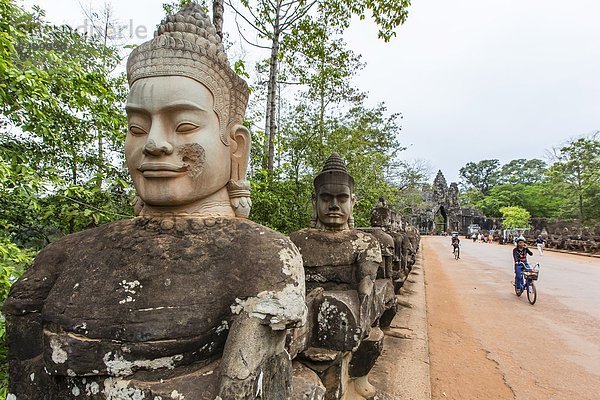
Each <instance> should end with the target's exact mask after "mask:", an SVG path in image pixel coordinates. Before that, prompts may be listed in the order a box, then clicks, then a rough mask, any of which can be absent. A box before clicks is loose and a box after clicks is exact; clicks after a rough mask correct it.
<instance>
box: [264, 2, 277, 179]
mask: <svg viewBox="0 0 600 400" xmlns="http://www.w3.org/2000/svg"><path fill="white" fill-rule="evenodd" d="M279 12H280V10H279V9H278V10H277V14H276V15H277V16H276V19H275V21H274V23H273V26H274V28H275V29H274V30H273V40H272V42H271V58H270V61H269V82H268V86H267V112H266V118H265V135H266V137H265V146H264V150H265V151H264V153H263V154H264V155H266V157H264V156H263V157H264V158H263V168H265V169H266V170H267V172H268V174H269V175H271V174H272V173H273V160H274V158H275V131H276V130H277V124H276V119H275V117H276V115H275V114H276V111H277V107H276V105H277V102H276V100H277V99H276V98H277V76H278V74H279V36H280V31H279Z"/></svg>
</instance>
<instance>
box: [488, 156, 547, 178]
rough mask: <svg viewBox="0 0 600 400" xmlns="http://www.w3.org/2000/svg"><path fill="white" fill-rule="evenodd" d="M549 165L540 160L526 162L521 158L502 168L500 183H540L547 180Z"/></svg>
mask: <svg viewBox="0 0 600 400" xmlns="http://www.w3.org/2000/svg"><path fill="white" fill-rule="evenodd" d="M546 168H547V165H546V163H545V162H544V161H542V160H539V159H536V158H534V159H532V160H526V159H524V158H519V159H517V160H512V161H510V162H508V163H506V164H504V165H503V166H502V168H500V177H499V182H501V183H510V184H519V183H523V184H533V183H539V182H541V181H542V180H544V178H545V174H546Z"/></svg>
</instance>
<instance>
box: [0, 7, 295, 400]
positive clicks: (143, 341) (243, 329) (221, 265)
mask: <svg viewBox="0 0 600 400" xmlns="http://www.w3.org/2000/svg"><path fill="white" fill-rule="evenodd" d="M127 73H128V79H129V84H130V94H129V98H128V101H127V116H128V121H129V126H128V133H127V139H126V142H125V155H126V160H127V165H128V168H129V172H130V174H131V176H132V178H133V182H134V185H135V188H136V190H137V193H138V195H139V197H140V198H141V201H142V208H141V210H140V215H139V216H138V217H136V218H134V219H130V220H123V221H119V222H115V223H111V224H106V225H103V226H100V227H98V228H95V229H90V230H86V231H83V232H79V233H76V234H72V235H68V236H65V237H63V238H62V239H60V240H58V241H56V242H55V243H52V244H51V245H49V246H48V247H47V248H46V249H44V250H43V251H42V252H41V253H40V254H39V255H38V257H37V258H36V260H35V262H34V264H33V266H32V267H31V268H30V269H29V270H28V271H27V272H26V273H25V275H24V276H23V277H22V278H21V279H20V280H19V281H17V282H16V283H15V284H14V286H13V288H12V290H11V293H10V296H9V298H8V300H7V302H6V304H5V313H6V318H7V327H8V346H9V368H10V384H9V391H10V393H11V394H10V395H9V398H11V399H13V400H14V399H18V400H39V399H48V400H69V399H73V400H74V399H82V398H85V399H112V400H124V399H135V400H140V399H151V400H160V399H163V400H165V399H179V400H183V399H187V400H202V399H210V400H214V399H216V398H221V399H223V400H227V399H254V398H261V399H287V398H290V396H291V379H292V372H291V361H290V356H289V354H288V353H287V351H286V350H285V338H286V329H287V328H289V327H293V326H295V325H298V324H301V323H302V322H303V320H304V319H305V317H306V306H305V288H304V271H303V268H302V259H301V256H300V254H299V253H298V250H297V248H296V247H295V246H294V245H293V243H292V242H291V241H290V240H289V239H287V238H286V237H284V236H283V235H281V234H278V233H276V232H274V231H272V230H270V229H268V228H265V227H263V226H260V225H258V224H255V223H253V222H251V221H249V220H247V219H244V218H243V217H245V216H247V215H248V211H249V206H250V202H249V191H248V183H247V182H246V181H245V180H244V179H245V174H246V167H247V162H248V156H249V137H248V136H249V135H248V131H247V130H246V128H244V127H243V126H242V125H241V123H242V120H243V115H244V112H245V107H246V103H247V98H248V90H247V86H246V84H245V82H243V81H242V80H241V79H240V78H239V77H238V76H237V75H236V74H235V73H234V72H233V71H232V70H231V68H230V67H229V65H228V62H227V59H226V56H225V52H224V50H223V46H222V44H221V42H220V39H219V37H218V36H217V35H216V32H215V29H214V27H213V26H212V24H211V22H210V20H209V19H208V18H207V16H206V15H205V14H204V13H203V12H202V10H201V8H200V7H199V6H198V5H194V4H191V5H189V6H186V7H185V8H184V9H182V10H181V11H180V12H179V13H177V14H176V15H174V16H170V17H168V18H167V19H166V20H165V21H163V22H162V23H161V25H160V26H159V27H158V31H157V33H156V34H155V37H154V39H152V40H151V41H149V42H147V43H144V44H142V45H141V46H139V47H138V48H136V49H135V50H134V51H133V52H132V54H131V56H130V57H129V60H128V63H127Z"/></svg>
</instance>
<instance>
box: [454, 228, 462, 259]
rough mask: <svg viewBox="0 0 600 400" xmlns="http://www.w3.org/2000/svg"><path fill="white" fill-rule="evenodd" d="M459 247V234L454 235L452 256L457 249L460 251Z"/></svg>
mask: <svg viewBox="0 0 600 400" xmlns="http://www.w3.org/2000/svg"><path fill="white" fill-rule="evenodd" d="M459 245H460V239H459V238H458V233H453V234H452V254H454V253H456V249H458V246H459ZM459 258H460V257H459Z"/></svg>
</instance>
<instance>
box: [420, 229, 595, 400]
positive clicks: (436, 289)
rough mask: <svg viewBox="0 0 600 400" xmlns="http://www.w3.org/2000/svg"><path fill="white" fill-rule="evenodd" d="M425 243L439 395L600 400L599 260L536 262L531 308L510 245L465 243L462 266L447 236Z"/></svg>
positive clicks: (553, 257)
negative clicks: (516, 282)
mask: <svg viewBox="0 0 600 400" xmlns="http://www.w3.org/2000/svg"><path fill="white" fill-rule="evenodd" d="M422 243H423V244H422V248H423V258H424V260H423V265H424V267H423V269H424V271H425V284H426V298H427V316H428V330H429V332H428V334H429V355H430V365H431V391H432V399H434V400H437V399H444V400H445V399H456V400H459V399H460V400H471V399H486V400H487V399H500V400H502V399H527V400H533V399H540V400H542V399H543V400H547V399H561V400H566V399H577V400H585V399H589V400H593V399H600V295H599V293H600V287H599V286H598V282H600V260H599V259H591V258H586V257H581V256H573V255H566V254H558V253H548V252H547V253H546V254H545V255H544V257H541V258H540V257H536V259H532V260H531V261H539V262H542V269H541V272H540V281H539V283H538V285H537V286H538V292H539V296H538V302H537V303H536V304H535V305H534V306H531V305H529V303H528V302H527V299H526V296H525V294H524V295H523V296H522V297H521V298H518V297H516V296H515V294H514V291H513V289H512V286H511V284H510V281H511V279H512V276H513V273H512V271H511V269H512V267H511V266H512V263H511V250H512V248H511V247H510V246H500V245H497V244H493V245H487V244H479V243H471V242H470V241H467V240H466V239H465V240H462V242H461V245H462V255H461V260H458V261H456V260H454V257H453V256H452V253H451V246H450V239H449V238H447V237H424V238H423V241H422ZM570 269H572V271H578V270H579V271H583V272H582V273H585V274H587V275H585V277H584V278H581V277H580V278H577V277H578V275H577V273H576V272H573V274H570V275H569V276H573V278H566V276H567V275H566V273H567V271H570ZM570 279H572V281H573V282H571V280H570ZM571 286H572V287H571Z"/></svg>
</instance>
